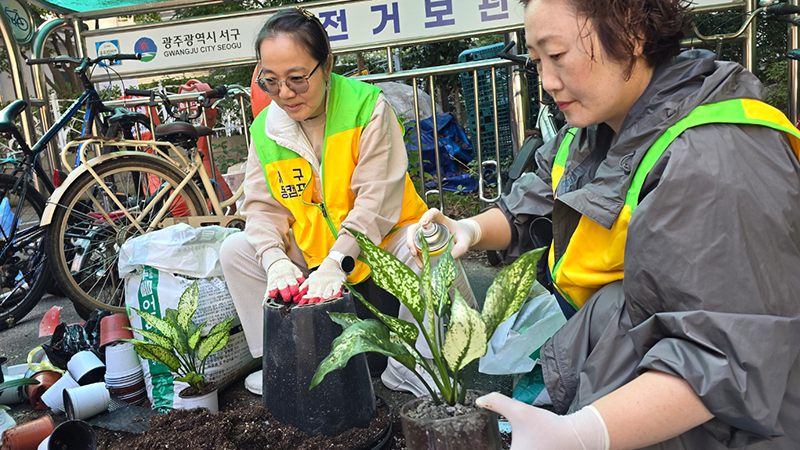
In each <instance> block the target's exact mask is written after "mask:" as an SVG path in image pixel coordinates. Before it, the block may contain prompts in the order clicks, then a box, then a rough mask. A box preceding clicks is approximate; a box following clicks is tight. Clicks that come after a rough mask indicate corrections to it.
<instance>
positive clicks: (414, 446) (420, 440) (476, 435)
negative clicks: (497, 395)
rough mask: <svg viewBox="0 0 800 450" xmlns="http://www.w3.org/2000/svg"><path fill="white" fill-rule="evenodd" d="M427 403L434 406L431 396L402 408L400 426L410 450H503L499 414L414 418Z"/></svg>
mask: <svg viewBox="0 0 800 450" xmlns="http://www.w3.org/2000/svg"><path fill="white" fill-rule="evenodd" d="M476 397H477V395H476ZM426 402H427V403H432V401H431V398H430V396H426V397H421V398H417V399H414V400H411V401H409V402H407V403H406V404H404V405H403V407H402V408H400V423H401V424H402V426H403V436H404V437H405V440H406V448H407V449H408V450H437V449H438V450H449V449H462V448H476V449H478V448H480V449H499V448H501V445H502V439H501V438H500V427H499V426H498V424H497V419H498V415H497V413H496V412H493V411H489V410H488V409H483V408H478V409H477V410H476V411H475V412H472V413H469V414H465V415H463V416H456V417H449V418H446V419H429V418H413V414H410V413H412V412H414V411H417V408H419V407H420V406H421V405H422V404H423V403H426Z"/></svg>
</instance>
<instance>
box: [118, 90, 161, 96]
mask: <svg viewBox="0 0 800 450" xmlns="http://www.w3.org/2000/svg"><path fill="white" fill-rule="evenodd" d="M155 93H156V91H148V90H147V89H127V88H126V89H125V95H131V96H136V97H150V96H152V95H153V94H155Z"/></svg>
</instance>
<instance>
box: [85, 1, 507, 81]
mask: <svg viewBox="0 0 800 450" xmlns="http://www.w3.org/2000/svg"><path fill="white" fill-rule="evenodd" d="M308 9H309V11H311V12H313V13H314V14H315V15H316V16H317V17H318V18H319V19H320V21H321V22H322V24H323V25H324V26H325V29H326V31H327V32H328V35H329V36H330V40H331V46H332V47H333V49H334V51H335V50H337V49H349V48H358V47H360V48H365V47H369V46H380V45H384V44H387V43H391V44H395V43H398V42H410V41H413V40H418V39H430V40H435V39H437V38H445V37H448V36H453V35H458V34H465V33H475V34H479V33H481V32H482V31H487V30H493V29H504V28H505V29H513V28H516V27H518V28H521V27H522V20H523V8H522V6H521V5H520V3H519V1H518V0H363V1H351V2H347V3H341V4H336V3H329V4H324V5H320V6H311V5H309V8H308ZM270 16H271V14H270V13H265V14H253V15H243V16H237V17H227V18H225V17H221V18H208V19H207V20H202V21H191V22H186V23H180V22H178V23H175V24H173V25H170V24H166V25H164V26H161V27H157V28H152V27H151V28H139V29H136V28H134V29H131V30H128V31H126V30H125V29H118V30H113V31H110V32H109V33H102V34H91V35H90V36H87V37H86V46H87V50H88V53H89V55H88V56H90V57H96V56H97V55H98V54H104V53H114V52H119V53H142V54H143V58H142V60H141V61H130V60H126V61H121V62H120V64H118V65H116V66H115V67H114V69H115V70H116V71H117V72H119V73H120V74H130V73H136V72H143V71H147V72H152V71H154V70H159V69H163V70H165V71H174V70H175V69H177V68H180V67H185V66H194V67H197V65H198V64H203V65H205V66H206V67H213V66H214V65H215V64H220V63H223V62H228V61H232V60H238V59H244V60H246V59H250V58H254V57H255V50H254V48H253V45H254V42H255V38H256V35H257V34H258V32H259V30H260V29H261V27H262V26H263V25H264V23H265V22H266V21H267V19H269V17H270Z"/></svg>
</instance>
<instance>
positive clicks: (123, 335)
mask: <svg viewBox="0 0 800 450" xmlns="http://www.w3.org/2000/svg"><path fill="white" fill-rule="evenodd" d="M130 326H131V322H130V321H129V320H128V316H126V315H125V314H112V315H110V316H105V317H103V318H102V319H101V320H100V347H103V346H105V345H106V344H110V343H112V342H115V341H116V340H117V339H133V332H132V331H131V330H126V329H124V328H123V327H130Z"/></svg>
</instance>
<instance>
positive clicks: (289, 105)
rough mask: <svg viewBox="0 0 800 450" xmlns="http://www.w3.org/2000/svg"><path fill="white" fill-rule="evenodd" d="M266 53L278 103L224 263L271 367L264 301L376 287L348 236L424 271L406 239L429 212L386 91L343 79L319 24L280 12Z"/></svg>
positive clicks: (262, 135) (267, 88) (252, 384)
mask: <svg viewBox="0 0 800 450" xmlns="http://www.w3.org/2000/svg"><path fill="white" fill-rule="evenodd" d="M255 50H256V55H257V57H258V59H259V64H260V73H259V74H258V76H257V83H258V86H259V87H260V88H261V89H262V90H263V91H264V92H266V93H267V94H268V95H269V97H270V99H271V100H272V102H271V104H270V105H269V106H268V107H267V108H266V109H264V110H263V111H262V112H261V113H260V114H259V115H258V117H257V118H256V119H255V121H254V123H253V125H252V127H251V131H252V133H251V134H252V137H253V143H252V145H251V147H250V152H249V156H248V160H247V172H246V178H245V201H244V204H243V206H242V214H243V215H244V216H245V218H246V221H247V226H246V228H245V232H244V233H238V234H235V235H232V236H231V237H230V238H229V239H227V240H226V241H225V243H224V246H223V248H222V253H221V255H220V259H221V263H222V267H223V271H224V274H225V277H226V279H227V282H228V286H229V288H230V292H231V296H232V297H233V300H234V303H235V305H236V309H237V312H238V313H239V317H240V318H241V320H242V325H243V328H244V332H245V337H246V338H247V342H248V344H249V347H250V352H251V353H252V355H253V356H254V357H256V358H259V357H261V356H262V353H263V348H262V346H263V321H262V314H261V311H262V307H261V303H262V299H266V298H278V297H280V298H282V300H283V301H285V302H290V301H291V302H296V303H299V304H305V303H314V302H320V301H325V300H328V299H332V298H336V297H339V296H340V295H341V292H342V286H343V283H344V282H345V281H348V282H350V283H360V282H362V281H364V280H366V279H367V278H368V276H369V268H368V267H367V266H366V264H364V263H362V262H361V261H358V260H357V258H358V256H359V254H360V249H359V246H358V244H357V242H356V240H355V238H354V237H353V235H352V234H351V233H350V232H349V231H348V230H347V229H346V228H349V229H353V230H357V231H359V232H361V233H364V234H366V235H367V236H368V237H369V238H370V239H371V240H372V241H373V242H374V243H376V244H379V245H380V246H381V247H383V248H384V249H386V250H387V251H389V252H391V253H393V254H394V255H395V256H397V257H398V258H399V259H400V260H401V261H403V262H405V263H407V264H408V265H409V266H410V267H413V268H414V269H416V265H415V264H413V263H412V261H413V257H412V254H411V252H410V251H409V250H408V249H407V248H406V247H405V232H406V228H407V227H408V226H409V225H411V224H413V223H416V222H417V221H418V220H419V218H420V217H421V216H422V214H423V213H424V212H425V211H426V210H427V207H426V205H425V203H424V202H423V201H422V199H421V198H420V197H419V195H418V194H417V193H416V190H415V189H414V186H413V184H412V182H411V180H410V178H409V177H408V175H407V173H406V170H407V168H408V159H407V155H406V150H405V145H404V142H403V133H402V131H401V128H400V124H399V122H398V119H397V116H396V115H395V113H394V110H393V109H392V107H391V106H390V105H389V104H388V103H387V101H386V98H385V97H384V95H383V94H382V93H381V91H380V89H378V88H377V87H374V86H372V85H369V84H366V83H363V82H360V81H356V80H351V79H347V78H344V77H342V76H339V75H337V74H334V73H332V69H333V55H332V54H331V48H330V42H329V40H328V36H327V33H326V32H325V29H324V27H323V26H322V24H321V23H320V22H319V20H318V19H317V18H316V17H314V16H313V15H312V14H311V13H309V12H308V11H306V10H304V9H302V8H299V7H298V8H295V9H290V10H284V11H281V12H279V13H277V14H276V15H275V16H273V17H272V18H270V19H269V21H268V22H267V23H266V24H265V25H264V27H263V28H262V29H261V31H260V32H259V34H258V37H257V39H256V42H255ZM371 300H377V299H375V298H373V299H371ZM356 303H357V308H358V307H359V306H360V305H358V303H359V302H356ZM388 303H389V304H388V306H387V307H386V309H388V311H387V312H388V313H390V314H393V315H397V314H398V307H399V316H400V317H401V318H404V319H406V320H410V319H411V314H410V312H409V311H408V310H407V309H406V308H405V307H404V306H402V305H399V306H398V304H397V302H396V300H394V299H393V300H389V302H388ZM421 351H422V352H423V354H424V353H425V350H424V349H421ZM428 352H429V350H428ZM368 359H369V358H368ZM383 365H385V361H384V362H383ZM388 365H389V367H388V368H387V370H386V371H384V373H383V375H382V380H383V381H384V383H385V384H386V385H387V386H388V387H389V388H391V389H396V390H407V391H409V392H413V393H415V394H422V393H425V392H426V391H425V390H424V387H423V386H422V385H421V383H420V382H419V380H418V379H417V377H416V376H414V375H412V374H411V372H410V371H408V369H406V368H405V367H404V366H402V365H401V364H399V363H397V362H395V361H393V360H389V364H388ZM371 366H372V364H371ZM380 369H381V367H378V370H380ZM371 371H373V373H375V371H376V368H374V367H371ZM261 383H262V381H261V374H260V373H259V372H257V373H255V374H252V375H250V376H248V377H247V380H246V382H245V385H246V386H247V387H248V389H250V390H251V391H252V392H255V393H260V391H261Z"/></svg>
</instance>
